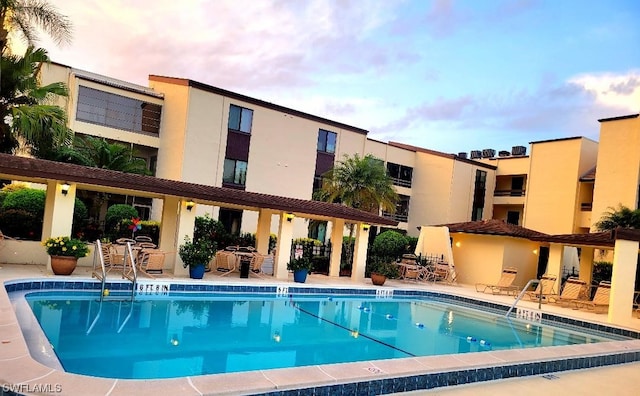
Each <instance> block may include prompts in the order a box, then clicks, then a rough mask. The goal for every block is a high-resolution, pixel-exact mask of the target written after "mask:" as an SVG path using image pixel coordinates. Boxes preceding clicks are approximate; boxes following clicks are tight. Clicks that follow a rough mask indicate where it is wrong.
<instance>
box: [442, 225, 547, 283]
mask: <svg viewBox="0 0 640 396" xmlns="http://www.w3.org/2000/svg"><path fill="white" fill-rule="evenodd" d="M451 236H452V237H453V258H454V261H455V265H456V274H457V275H458V278H457V280H458V282H459V283H462V284H467V285H474V284H476V283H483V284H495V283H496V282H498V280H499V279H500V276H501V275H502V270H503V269H504V268H506V267H516V268H517V269H518V276H517V277H516V280H515V282H514V284H517V285H519V286H522V287H524V285H525V284H526V283H527V282H528V281H529V280H530V279H534V278H535V277H536V271H537V267H538V255H537V254H536V253H537V251H538V250H537V249H539V247H538V246H539V245H538V244H537V243H535V242H532V241H529V240H528V239H522V238H512V237H503V236H494V235H476V234H463V233H453V234H451ZM534 250H535V251H536V253H534Z"/></svg>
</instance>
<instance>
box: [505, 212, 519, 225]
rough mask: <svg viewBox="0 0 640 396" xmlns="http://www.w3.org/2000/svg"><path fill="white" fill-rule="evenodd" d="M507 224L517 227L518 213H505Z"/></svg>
mask: <svg viewBox="0 0 640 396" xmlns="http://www.w3.org/2000/svg"><path fill="white" fill-rule="evenodd" d="M507 223H509V224H515V225H518V223H520V212H516V211H512V210H509V211H507Z"/></svg>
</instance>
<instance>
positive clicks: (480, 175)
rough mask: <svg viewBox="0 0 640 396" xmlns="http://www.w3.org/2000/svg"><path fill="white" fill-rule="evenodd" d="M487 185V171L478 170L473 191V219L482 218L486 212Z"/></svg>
mask: <svg viewBox="0 0 640 396" xmlns="http://www.w3.org/2000/svg"><path fill="white" fill-rule="evenodd" d="M486 185H487V172H485V171H482V170H479V169H478V170H476V181H475V188H474V191H473V209H472V211H471V221H476V220H482V215H483V213H484V195H485V192H486Z"/></svg>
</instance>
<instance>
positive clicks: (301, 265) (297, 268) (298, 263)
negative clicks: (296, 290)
mask: <svg viewBox="0 0 640 396" xmlns="http://www.w3.org/2000/svg"><path fill="white" fill-rule="evenodd" d="M312 267H313V262H312V261H311V259H310V258H309V257H305V256H302V257H299V258H294V259H293V260H291V261H289V262H288V263H287V269H288V270H289V271H293V281H294V282H298V283H304V282H305V281H306V280H307V274H308V273H309V271H311V268H312Z"/></svg>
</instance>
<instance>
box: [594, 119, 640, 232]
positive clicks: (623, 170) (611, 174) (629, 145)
mask: <svg viewBox="0 0 640 396" xmlns="http://www.w3.org/2000/svg"><path fill="white" fill-rule="evenodd" d="M639 147H640V118H638V117H635V118H625V119H619V120H609V121H603V122H601V124H600V148H599V151H598V168H597V171H596V181H595V186H594V192H593V209H592V216H591V217H592V218H591V222H592V226H593V223H596V222H597V221H598V220H599V219H600V217H602V215H603V214H604V213H605V212H607V211H608V210H609V209H608V208H610V207H613V208H617V207H618V205H620V204H621V205H624V206H627V207H628V208H630V209H636V208H638V184H639V183H640V169H639V167H640V150H639V149H638V148H639Z"/></svg>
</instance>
